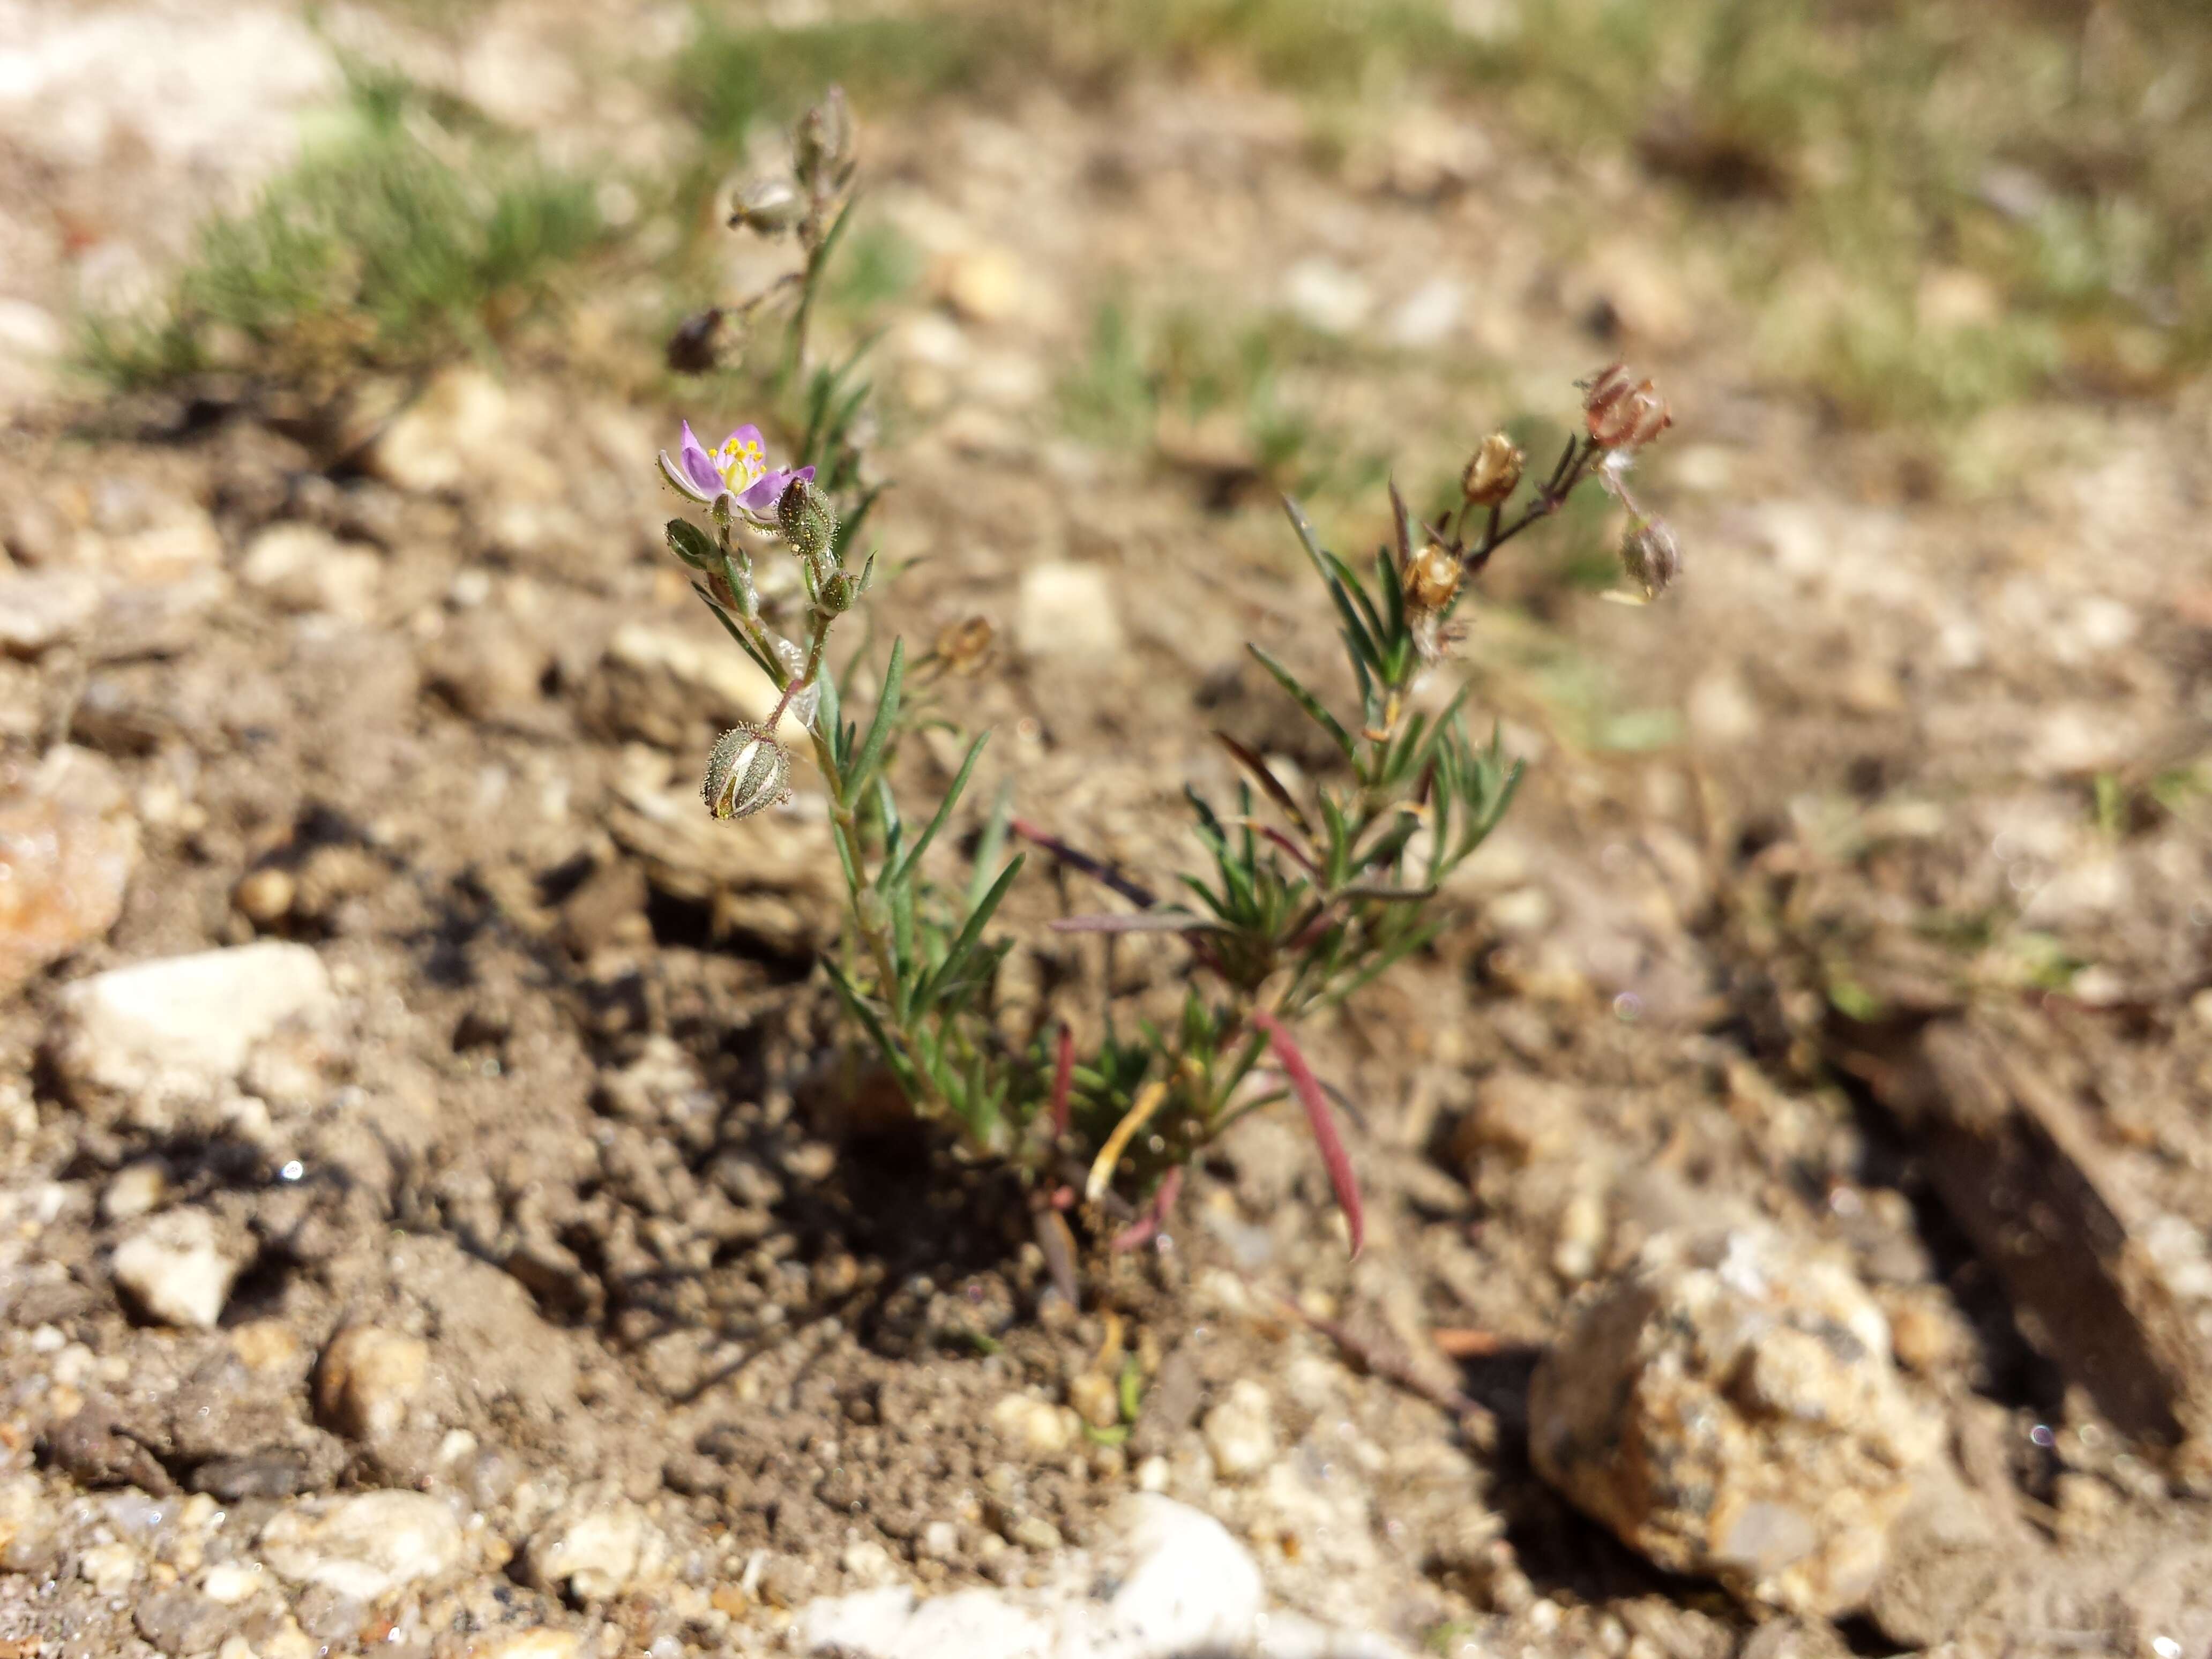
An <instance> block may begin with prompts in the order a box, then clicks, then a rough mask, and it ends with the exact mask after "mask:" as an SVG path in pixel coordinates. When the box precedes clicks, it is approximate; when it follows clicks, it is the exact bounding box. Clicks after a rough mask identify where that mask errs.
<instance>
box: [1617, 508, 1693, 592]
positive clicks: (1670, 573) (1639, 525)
mask: <svg viewBox="0 0 2212 1659" xmlns="http://www.w3.org/2000/svg"><path fill="white" fill-rule="evenodd" d="M1620 568H1621V569H1622V570H1623V571H1625V572H1626V574H1627V576H1628V580H1631V581H1632V582H1634V583H1635V584H1636V585H1637V586H1638V587H1640V588H1642V589H1643V590H1644V598H1645V599H1655V598H1656V597H1657V596H1658V595H1659V594H1662V593H1663V592H1666V591H1667V590H1668V588H1669V587H1672V586H1674V579H1675V578H1676V577H1677V576H1680V574H1682V544H1681V543H1680V542H1679V541H1677V540H1675V539H1674V531H1673V530H1672V529H1671V528H1669V527H1668V523H1667V521H1666V520H1664V519H1637V520H1633V521H1632V522H1631V523H1630V525H1629V526H1628V533H1627V534H1626V536H1623V537H1622V538H1621V540H1620Z"/></svg>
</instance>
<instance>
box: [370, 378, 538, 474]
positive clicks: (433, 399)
mask: <svg viewBox="0 0 2212 1659" xmlns="http://www.w3.org/2000/svg"><path fill="white" fill-rule="evenodd" d="M511 403H512V400H511V399H510V398H508V396H507V389H506V388H505V387H504V386H501V385H500V383H499V382H498V381H497V380H495V379H493V378H492V377H491V376H490V375H489V374H486V373H485V372H484V371H483V369H480V368H454V369H448V370H447V371H446V372H445V373H444V374H441V375H439V376H438V377H437V379H435V380H433V381H432V382H431V383H430V385H429V386H428V387H427V388H426V389H425V390H424V392H423V393H422V396H421V397H420V398H416V400H415V401H414V402H413V403H412V404H409V405H408V406H407V408H406V409H405V410H404V411H403V412H402V413H401V414H400V415H399V416H398V418H396V419H395V420H393V422H392V424H391V425H390V426H388V427H386V428H385V429H384V431H383V432H382V433H381V434H380V435H379V436H378V438H377V441H376V443H375V445H374V447H372V448H371V450H370V451H369V465H371V466H372V467H374V469H375V471H376V472H377V474H378V475H379V476H380V477H382V478H383V479H384V480H385V482H386V483H391V484H395V485H397V486H398V488H400V489H404V490H408V491H410V492H411V493H413V494H416V495H432V494H435V493H436V492H438V491H440V490H445V489H456V488H458V487H459V485H460V484H461V483H463V481H464V480H465V479H466V478H467V477H469V476H470V473H471V470H472V469H474V468H475V467H477V466H478V465H483V464H486V463H488V462H489V459H490V458H491V455H492V453H494V451H495V449H496V448H497V447H498V446H499V445H500V444H501V443H502V442H505V441H507V435H508V434H509V432H510V429H511V428H512V426H513V419H512V411H511Z"/></svg>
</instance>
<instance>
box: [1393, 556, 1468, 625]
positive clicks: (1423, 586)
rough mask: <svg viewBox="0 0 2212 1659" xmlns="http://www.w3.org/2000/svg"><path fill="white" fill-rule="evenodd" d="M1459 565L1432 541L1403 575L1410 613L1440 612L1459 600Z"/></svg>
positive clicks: (1455, 559)
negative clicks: (1411, 608) (1410, 608)
mask: <svg viewBox="0 0 2212 1659" xmlns="http://www.w3.org/2000/svg"><path fill="white" fill-rule="evenodd" d="M1459 582H1460V562H1459V559H1458V556H1456V555H1455V554H1454V553H1453V552H1452V550H1450V549H1449V548H1448V547H1439V546H1437V544H1436V543H1434V542H1431V543H1430V544H1428V545H1427V546H1426V547H1424V548H1423V549H1422V550H1420V551H1419V553H1416V554H1415V555H1414V556H1413V566H1412V568H1410V569H1408V570H1407V572H1406V576H1405V583H1406V599H1407V604H1408V605H1411V606H1412V607H1413V610H1415V611H1442V610H1444V609H1446V608H1447V607H1448V606H1449V605H1450V604H1451V602H1452V601H1453V600H1454V599H1457V598H1458V597H1459Z"/></svg>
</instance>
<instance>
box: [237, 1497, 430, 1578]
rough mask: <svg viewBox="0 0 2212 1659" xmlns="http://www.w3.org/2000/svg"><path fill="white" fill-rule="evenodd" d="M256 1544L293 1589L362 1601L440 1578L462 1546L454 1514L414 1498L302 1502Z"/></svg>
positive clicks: (270, 1526) (277, 1520) (273, 1522)
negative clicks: (312, 1588)
mask: <svg viewBox="0 0 2212 1659" xmlns="http://www.w3.org/2000/svg"><path fill="white" fill-rule="evenodd" d="M463 1547H464V1540H463V1538H462V1534H461V1523H460V1522H459V1521H458V1520H456V1519H454V1516H453V1510H450V1509H448V1508H447V1507H446V1505H445V1504H444V1503H442V1502H441V1500H439V1499H437V1498H431V1497H428V1496H427V1495H425V1494H424V1493H422V1492H364V1493H362V1495H361V1496H360V1497H358V1498H339V1499H337V1500H336V1501H335V1502H327V1503H315V1504H299V1505H296V1506H295V1507H294V1508H292V1509H289V1510H284V1511H283V1513H282V1514H280V1515H278V1516H276V1518H275V1519H273V1520H271V1521H270V1522H269V1524H268V1525H267V1526H265V1527H264V1528H262V1529H261V1553H262V1556H263V1558H264V1559H265V1560H267V1562H268V1563H269V1565H270V1566H271V1567H273V1568H274V1569H275V1570H276V1571H277V1572H278V1573H279V1574H281V1575H282V1576H283V1577H285V1578H287V1579H289V1580H290V1581H291V1582H292V1583H295V1584H320V1585H321V1586H323V1587H324V1588H325V1589H331V1590H335V1591H336V1592H337V1594H339V1595H350V1596H352V1597H353V1598H354V1599H355V1600H356V1601H378V1600H380V1599H381V1598H382V1597H384V1596H386V1595H389V1594H391V1592H392V1591H393V1590H395V1589H398V1588H399V1586H401V1585H402V1584H411V1583H418V1582H420V1581H422V1580H424V1579H430V1578H437V1577H442V1576H443V1575H445V1574H446V1573H448V1572H450V1571H453V1568H454V1567H456V1566H457V1565H459V1563H460V1560H461V1556H462V1552H463Z"/></svg>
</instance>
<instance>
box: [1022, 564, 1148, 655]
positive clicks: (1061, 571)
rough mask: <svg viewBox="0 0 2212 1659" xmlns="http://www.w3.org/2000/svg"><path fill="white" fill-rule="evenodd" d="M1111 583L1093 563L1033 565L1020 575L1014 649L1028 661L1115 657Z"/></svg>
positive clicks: (1118, 635)
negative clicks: (1020, 582)
mask: <svg viewBox="0 0 2212 1659" xmlns="http://www.w3.org/2000/svg"><path fill="white" fill-rule="evenodd" d="M1124 642H1125V641H1124V638H1123V635H1122V631H1121V615H1120V612H1119V610H1118V608H1117V607H1116V606H1115V602H1114V584H1113V581H1112V580H1111V579H1110V578H1109V576H1108V574H1107V573H1106V571H1105V570H1104V569H1103V568H1101V567H1100V566H1097V565H1095V564H1036V565H1031V566H1030V568H1028V569H1027V570H1025V571H1024V572H1023V573H1022V587H1021V594H1020V597H1019V598H1018V599H1017V600H1016V602H1015V606H1014V646H1015V648H1016V649H1017V650H1018V651H1019V652H1020V653H1021V654H1022V655H1023V656H1024V657H1025V658H1027V659H1029V660H1030V661H1031V662H1043V663H1052V662H1064V661H1070V660H1075V661H1084V662H1091V663H1098V662H1106V661H1110V660H1112V659H1115V658H1116V657H1118V656H1120V655H1121V651H1122V647H1123V645H1124Z"/></svg>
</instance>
